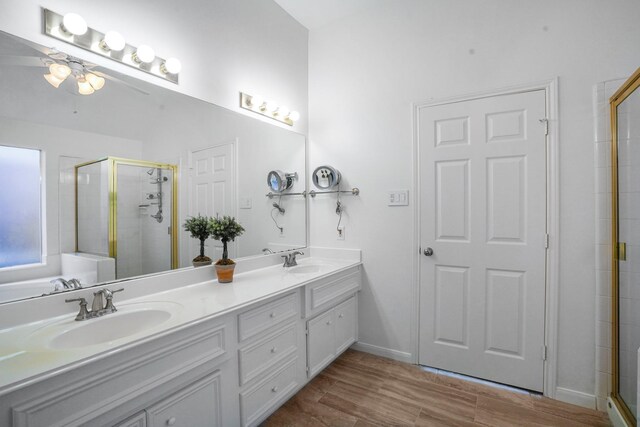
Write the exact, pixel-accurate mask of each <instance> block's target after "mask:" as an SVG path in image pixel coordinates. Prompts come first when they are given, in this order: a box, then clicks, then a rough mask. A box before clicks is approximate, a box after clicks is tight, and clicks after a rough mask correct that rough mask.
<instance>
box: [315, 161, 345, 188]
mask: <svg viewBox="0 0 640 427" xmlns="http://www.w3.org/2000/svg"><path fill="white" fill-rule="evenodd" d="M311 177H312V178H313V185H315V186H316V187H317V188H318V189H320V190H328V189H329V188H332V187H335V186H336V185H338V184H340V179H341V178H342V175H341V174H340V171H338V170H337V169H336V168H334V167H332V166H319V167H317V168H316V170H314V171H313V175H312V176H311Z"/></svg>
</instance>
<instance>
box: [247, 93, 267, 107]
mask: <svg viewBox="0 0 640 427" xmlns="http://www.w3.org/2000/svg"><path fill="white" fill-rule="evenodd" d="M250 102H251V106H252V107H253V108H256V109H258V110H260V109H261V108H262V104H264V99H262V97H261V96H260V95H253V96H252V97H251V100H250Z"/></svg>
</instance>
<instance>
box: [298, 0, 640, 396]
mask: <svg viewBox="0 0 640 427" xmlns="http://www.w3.org/2000/svg"><path fill="white" fill-rule="evenodd" d="M378 4H379V7H376V8H372V9H370V10H369V11H367V12H365V13H362V14H360V15H357V16H353V17H350V18H347V19H345V20H343V21H341V22H338V23H335V24H333V25H329V26H326V27H323V28H321V29H318V30H313V31H311V33H310V36H309V52H310V54H309V100H310V115H311V123H310V168H311V169H313V168H314V167H315V166H318V165H320V164H322V163H325V162H326V163H329V164H332V165H334V166H336V167H337V168H338V169H340V170H341V171H342V173H343V176H344V177H345V179H346V181H348V185H353V186H358V187H360V189H361V195H360V196H359V197H354V198H349V197H345V199H344V202H345V205H346V210H347V216H346V218H345V219H344V223H345V225H346V240H345V241H337V240H336V233H335V230H334V229H335V222H336V216H335V214H334V213H333V209H334V207H335V199H333V198H324V199H322V200H315V201H311V202H310V205H311V224H312V228H311V243H312V244H313V245H318V246H325V245H327V246H343V247H349V248H362V250H363V260H364V269H365V275H364V278H365V280H364V288H363V291H362V295H361V309H360V310H359V313H360V339H361V341H363V342H364V343H367V344H371V345H374V346H379V347H383V348H386V349H391V350H394V351H396V352H399V353H396V355H399V356H403V355H404V356H407V357H409V356H410V354H411V353H412V352H413V351H414V349H415V343H414V342H413V341H412V336H411V331H412V326H413V325H412V323H411V321H412V310H413V307H414V301H413V299H412V298H413V289H414V288H413V286H414V280H413V270H412V268H413V265H414V264H413V262H414V258H415V257H416V253H417V248H415V247H413V246H412V244H411V242H412V239H413V238H414V236H413V232H414V227H413V223H414V206H409V207H404V208H397V207H396V208H390V207H387V206H386V199H385V197H386V191H387V190H392V189H402V188H405V189H410V190H413V171H412V164H413V163H412V161H413V160H412V122H411V104H412V103H413V102H420V101H427V100H432V99H439V98H446V97H451V96H455V95H463V94H468V93H474V92H479V91H488V90H492V89H498V88H503V87H507V86H513V85H518V84H523V83H531V82H536V81H541V80H546V79H549V78H552V77H556V76H558V77H559V105H560V110H559V123H552V126H559V130H560V175H561V176H560V192H561V193H560V197H561V203H560V211H561V218H560V236H559V241H558V240H554V241H553V244H556V245H560V251H561V252H560V258H561V259H560V262H561V270H560V296H559V298H560V300H559V304H560V306H559V337H558V341H559V342H558V347H559V353H558V381H557V385H558V387H562V388H564V389H567V390H569V391H571V390H574V391H578V392H582V393H586V394H587V395H590V396H593V395H594V394H595V393H594V388H595V378H594V372H595V370H594V366H595V355H594V346H595V339H594V335H595V330H594V325H595V298H594V296H595V273H594V260H595V259H594V258H595V257H594V251H593V244H594V241H595V233H594V227H593V224H594V220H595V218H594V193H593V186H594V170H593V160H594V158H593V148H592V145H591V141H592V134H591V133H592V129H593V127H592V113H591V105H592V104H591V95H592V86H593V85H594V84H595V83H597V82H600V81H604V80H610V79H612V78H619V77H624V76H627V75H629V74H631V73H632V72H633V71H634V70H635V68H636V67H638V66H640V61H639V60H638V58H640V44H638V43H637V41H638V40H640V27H638V25H637V17H638V16H640V3H638V2H637V1H631V0H627V1H622V0H620V1H609V2H602V1H595V0H591V1H584V0H562V1H558V0H553V1H552V0H544V1H537V2H527V1H512V0H486V1H482V2H478V1H470V0H447V1H436V0H403V1H385V0H382V1H379V2H378ZM413 196H414V195H413V192H412V193H411V202H412V204H413V201H414V198H413ZM593 400H595V399H593Z"/></svg>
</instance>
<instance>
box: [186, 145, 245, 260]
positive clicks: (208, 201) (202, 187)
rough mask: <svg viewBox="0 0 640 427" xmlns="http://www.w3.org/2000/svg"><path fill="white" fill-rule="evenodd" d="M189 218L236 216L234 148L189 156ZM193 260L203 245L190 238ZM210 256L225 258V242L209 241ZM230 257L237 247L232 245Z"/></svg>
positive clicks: (200, 151) (224, 148) (194, 153)
mask: <svg viewBox="0 0 640 427" xmlns="http://www.w3.org/2000/svg"><path fill="white" fill-rule="evenodd" d="M190 154H191V155H190V169H191V174H190V181H191V182H190V195H191V197H190V203H189V205H190V212H189V215H190V216H197V215H204V216H216V215H220V216H222V215H231V216H235V214H236V209H235V205H236V203H235V176H236V171H235V158H234V157H235V147H234V144H224V145H219V146H215V147H210V148H207V149H204V150H199V151H193V152H191V153H190ZM190 240H191V244H190V245H189V248H190V251H191V258H195V257H196V256H197V255H198V254H199V252H200V242H199V241H198V240H196V239H190ZM206 246H207V247H213V252H209V251H207V250H206V249H205V251H206V252H207V255H208V256H209V257H211V258H212V259H213V260H216V259H218V258H221V257H222V243H220V242H219V241H217V240H212V239H209V240H208V241H207V245H206ZM229 257H230V258H234V257H235V245H234V244H233V242H229Z"/></svg>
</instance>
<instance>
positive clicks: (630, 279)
mask: <svg viewBox="0 0 640 427" xmlns="http://www.w3.org/2000/svg"><path fill="white" fill-rule="evenodd" d="M622 83H624V79H621V80H613V81H608V82H604V83H600V84H598V85H596V86H595V87H594V97H593V98H594V103H593V108H594V123H595V128H594V136H595V156H594V157H595V166H596V174H595V176H596V182H595V191H596V198H595V199H596V207H595V208H596V248H595V250H596V298H597V300H596V310H597V312H596V322H597V325H596V397H597V405H598V409H600V410H606V406H605V405H606V398H607V396H608V395H609V393H610V392H611V357H612V356H611V327H612V325H611V305H612V301H611V268H612V266H611V226H612V223H611V216H612V215H611V124H610V112H609V98H610V97H611V95H613V93H614V92H615V91H616V90H617V89H618V87H620V85H622ZM635 146H636V148H637V147H638V146H640V144H637V143H636V144H635ZM630 147H632V145H630V144H626V143H624V141H622V140H621V143H620V145H619V154H620V155H619V159H620V161H619V162H620V163H619V174H620V175H621V176H622V175H623V174H625V173H630V174H633V175H634V179H631V180H629V181H630V182H638V183H640V176H636V174H637V173H638V172H640V168H638V167H635V168H632V167H630V165H629V164H628V162H627V161H626V160H625V159H629V158H630V157H629V155H628V154H629V152H628V150H629V148H630ZM636 157H639V156H636ZM621 181H622V180H621ZM632 190H634V189H630V188H625V186H624V184H622V182H621V186H620V189H619V205H620V218H619V225H620V230H621V232H623V233H625V234H629V233H628V232H626V230H632V231H635V232H636V233H637V234H638V238H637V239H634V240H635V241H636V242H637V241H640V216H638V213H639V212H640V193H639V192H638V191H637V190H640V188H638V189H635V190H636V191H632ZM625 212H626V213H625ZM629 212H634V215H633V217H632V215H630V214H629ZM636 248H637V246H636ZM635 256H637V252H636V251H635V250H634V247H633V246H628V249H627V260H628V261H627V263H626V264H625V263H623V264H622V265H621V271H620V296H621V305H624V304H629V303H630V302H631V301H632V298H640V286H639V282H640V272H633V271H625V267H629V266H632V265H640V263H638V262H637V261H634V260H633V258H634V257H635ZM621 308H622V309H621V313H620V314H621V319H620V320H621V321H620V333H621V334H627V335H629V336H630V334H631V333H632V331H636V335H638V332H639V331H640V314H638V313H636V316H635V317H636V318H635V319H632V318H630V316H627V317H629V318H623V317H625V313H632V311H631V310H624V307H621ZM631 325H634V326H633V327H631ZM638 340H640V336H638V337H636V339H635V340H631V339H629V340H628V341H634V342H635V341H638ZM639 345H640V344H639ZM637 350H638V349H637V348H628V349H627V348H620V359H621V360H620V363H621V368H622V369H621V370H622V371H624V372H628V373H629V375H627V376H624V377H623V376H621V378H620V387H621V391H623V392H624V391H626V393H625V394H627V395H631V394H633V393H632V392H630V391H631V390H634V389H635V388H636V387H637V384H638V380H637V373H636V371H637V363H638V361H637V359H636V358H637V353H636V352H637Z"/></svg>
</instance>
